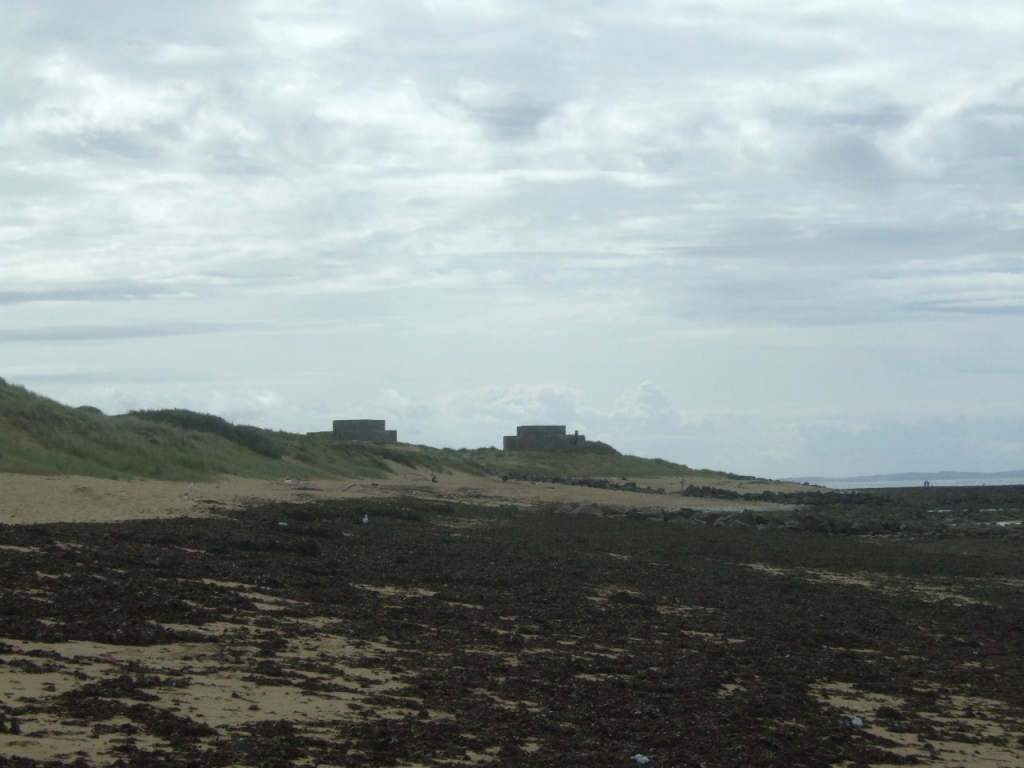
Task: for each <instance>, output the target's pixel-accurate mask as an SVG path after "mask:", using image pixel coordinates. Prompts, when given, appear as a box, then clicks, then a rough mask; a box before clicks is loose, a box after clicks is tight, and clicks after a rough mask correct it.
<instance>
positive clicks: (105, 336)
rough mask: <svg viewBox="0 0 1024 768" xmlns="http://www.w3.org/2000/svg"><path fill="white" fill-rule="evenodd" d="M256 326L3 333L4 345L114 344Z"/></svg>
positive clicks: (58, 328)
mask: <svg viewBox="0 0 1024 768" xmlns="http://www.w3.org/2000/svg"><path fill="white" fill-rule="evenodd" d="M257 327H259V326H258V325H257V324H255V323H249V324H245V325H240V324H231V323H190V322H173V323H150V324H140V325H84V324H83V325H64V326H52V327H38V328H7V329H4V330H2V331H0V343H17V342H64V341H76V342H78V341H81V342H88V341H112V340H118V339H152V338H161V337H169V336H201V335H208V334H214V333H226V332H237V331H240V330H252V329H254V328H257Z"/></svg>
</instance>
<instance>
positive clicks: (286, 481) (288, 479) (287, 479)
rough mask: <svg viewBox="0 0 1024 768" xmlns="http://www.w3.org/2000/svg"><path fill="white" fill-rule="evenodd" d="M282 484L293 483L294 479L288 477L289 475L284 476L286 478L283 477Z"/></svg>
mask: <svg viewBox="0 0 1024 768" xmlns="http://www.w3.org/2000/svg"><path fill="white" fill-rule="evenodd" d="M284 484H285V485H295V480H294V479H293V478H290V477H286V478H285V479H284Z"/></svg>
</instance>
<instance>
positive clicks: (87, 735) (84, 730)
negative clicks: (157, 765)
mask: <svg viewBox="0 0 1024 768" xmlns="http://www.w3.org/2000/svg"><path fill="white" fill-rule="evenodd" d="M104 725H107V726H112V727H118V726H128V727H129V728H130V727H131V725H132V722H131V720H127V719H125V718H119V717H115V718H111V719H110V720H107V721H105V722H104ZM125 744H131V745H133V746H135V747H137V748H139V749H147V750H156V749H164V750H168V749H170V747H171V745H170V744H169V743H168V742H165V741H161V740H160V739H158V738H154V737H151V736H147V735H146V734H144V733H142V731H141V730H139V731H138V732H136V733H132V734H131V735H128V734H127V733H94V732H93V724H92V723H85V722H83V721H75V720H68V719H67V718H66V717H59V716H54V715H49V714H39V715H33V716H32V723H31V726H30V727H27V728H25V729H24V730H23V731H22V732H21V733H20V734H18V735H14V734H10V733H0V757H20V758H26V759H29V760H35V761H37V762H40V763H47V762H52V761H55V760H62V761H69V762H71V761H74V760H75V759H77V758H79V757H84V758H86V759H87V760H91V761H92V762H96V761H97V760H98V759H100V758H103V757H109V758H111V759H113V757H114V756H115V754H116V753H115V752H113V751H112V750H113V749H114V748H115V747H117V746H121V745H125Z"/></svg>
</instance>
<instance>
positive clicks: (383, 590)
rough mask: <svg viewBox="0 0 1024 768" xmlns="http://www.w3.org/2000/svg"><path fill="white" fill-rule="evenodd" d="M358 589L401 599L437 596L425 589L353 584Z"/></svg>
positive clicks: (430, 590)
mask: <svg viewBox="0 0 1024 768" xmlns="http://www.w3.org/2000/svg"><path fill="white" fill-rule="evenodd" d="M352 586H353V587H355V588H356V589H362V590H365V591H367V592H373V593H374V594H377V595H381V596H383V597H400V598H403V599H409V598H414V597H433V596H434V595H436V594H437V591H436V590H432V589H424V588H422V587H392V586H387V585H385V586H378V585H374V584H353V585H352Z"/></svg>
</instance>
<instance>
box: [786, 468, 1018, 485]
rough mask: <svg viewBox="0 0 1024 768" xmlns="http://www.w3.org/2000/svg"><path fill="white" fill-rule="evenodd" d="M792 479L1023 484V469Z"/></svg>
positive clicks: (794, 480) (815, 482)
mask: <svg viewBox="0 0 1024 768" xmlns="http://www.w3.org/2000/svg"><path fill="white" fill-rule="evenodd" d="M780 479H782V480H785V481H787V482H791V483H810V484H812V485H823V486H825V487H826V488H836V489H844V490H845V489H860V488H912V487H914V486H919V485H924V484H925V482H926V481H927V482H928V483H929V484H930V485H935V486H943V485H945V486H950V485H953V486H966V485H1024V469H1016V470H1010V471H1008V472H952V471H949V472H901V473H898V474H891V475H856V476H854V477H787V478H780Z"/></svg>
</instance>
